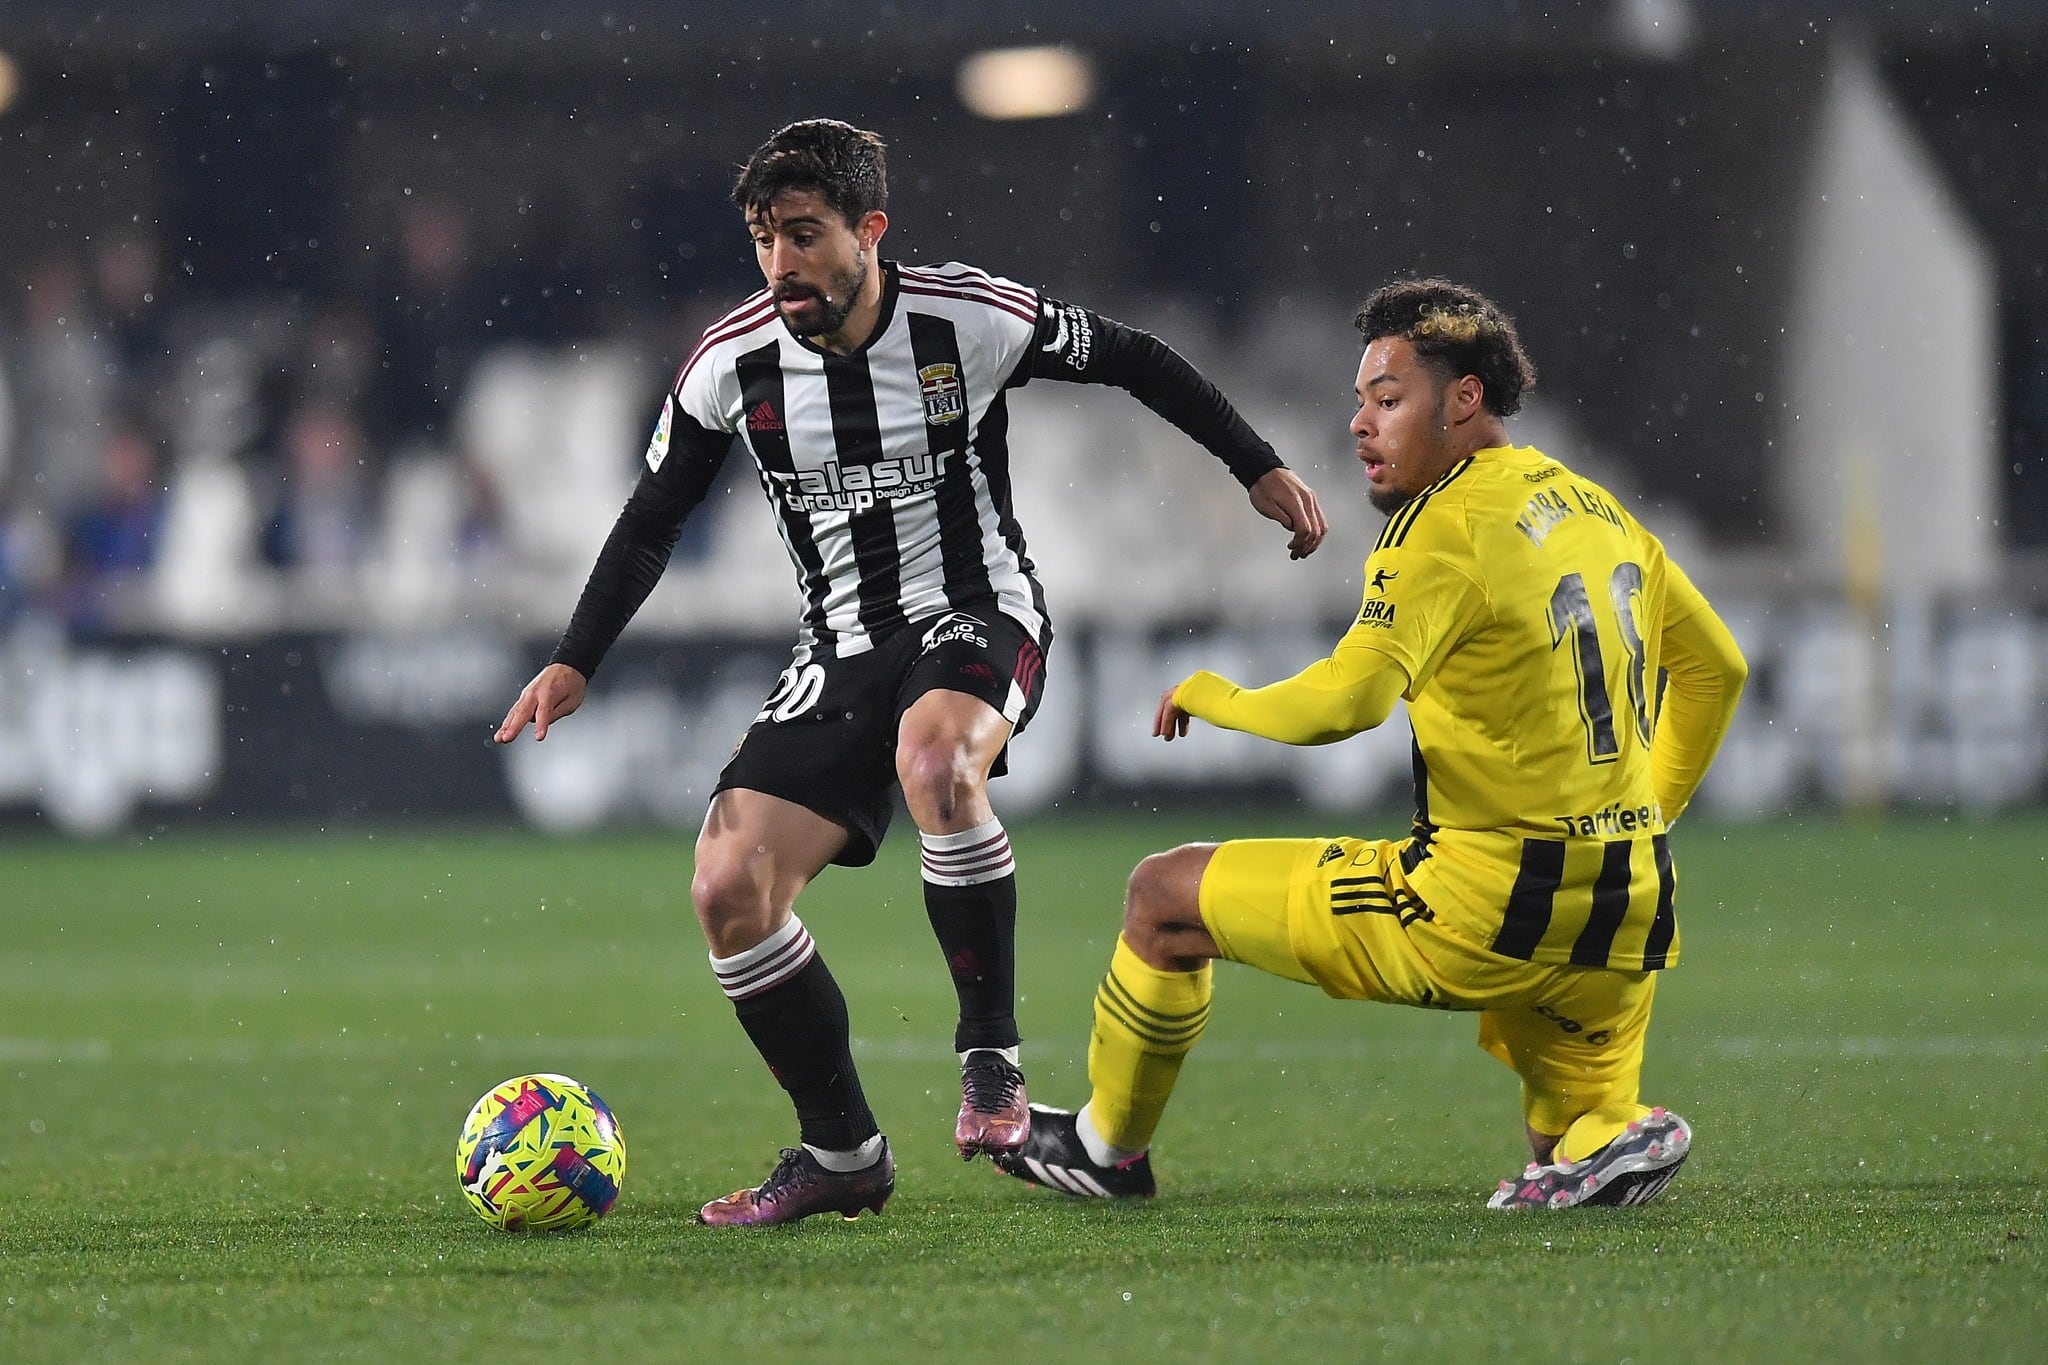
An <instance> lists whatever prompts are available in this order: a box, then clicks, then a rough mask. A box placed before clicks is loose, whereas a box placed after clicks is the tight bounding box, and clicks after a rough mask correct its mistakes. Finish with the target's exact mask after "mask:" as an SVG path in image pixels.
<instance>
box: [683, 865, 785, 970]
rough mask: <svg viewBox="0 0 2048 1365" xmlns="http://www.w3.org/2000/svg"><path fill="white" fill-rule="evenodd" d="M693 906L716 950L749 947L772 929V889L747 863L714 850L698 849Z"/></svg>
mask: <svg viewBox="0 0 2048 1365" xmlns="http://www.w3.org/2000/svg"><path fill="white" fill-rule="evenodd" d="M690 904H691V905H692V906H693V907H694V908H695V909H696V911H697V922H698V923H699V924H701V925H703V926H704V937H705V938H706V939H707V940H708V941H709V942H710V943H711V946H712V948H713V950H714V951H716V950H720V949H726V950H730V951H738V950H739V949H743V948H747V947H750V946H752V944H753V943H754V942H758V941H759V940H760V939H761V938H762V937H765V936H766V934H767V932H768V930H769V929H770V928H771V927H772V920H773V917H774V906H773V904H772V902H771V897H770V894H769V888H768V887H767V886H766V885H765V884H764V883H763V882H762V881H761V879H760V878H759V876H757V875H756V873H755V869H754V868H753V867H751V866H750V865H749V864H748V863H747V862H746V861H745V860H743V859H739V858H730V857H722V856H720V855H719V854H718V852H717V851H716V850H715V849H706V848H703V847H701V846H700V847H699V849H698V853H697V870H696V872H695V874H694V875H693V876H692V877H691V878H690ZM735 943H736V944H737V945H738V946H737V947H734V946H733V945H734V944H735Z"/></svg>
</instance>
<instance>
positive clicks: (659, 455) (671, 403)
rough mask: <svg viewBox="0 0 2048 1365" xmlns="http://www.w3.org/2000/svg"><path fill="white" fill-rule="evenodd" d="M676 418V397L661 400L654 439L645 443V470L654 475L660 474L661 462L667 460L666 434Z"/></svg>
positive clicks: (672, 395) (671, 396) (670, 396)
mask: <svg viewBox="0 0 2048 1365" xmlns="http://www.w3.org/2000/svg"><path fill="white" fill-rule="evenodd" d="M675 417H676V397H675V395H674V394H670V395H669V396H668V397H666V398H664V399H662V400H661V416H660V417H659V418H658V419H657V420H656V421H655V423H654V438H653V439H652V440H650V441H649V442H648V443H647V468H648V469H649V470H651V471H653V472H654V473H656V474H659V473H660V472H661V462H662V461H663V460H666V459H667V458H668V433H669V428H670V427H671V426H672V425H674V423H675Z"/></svg>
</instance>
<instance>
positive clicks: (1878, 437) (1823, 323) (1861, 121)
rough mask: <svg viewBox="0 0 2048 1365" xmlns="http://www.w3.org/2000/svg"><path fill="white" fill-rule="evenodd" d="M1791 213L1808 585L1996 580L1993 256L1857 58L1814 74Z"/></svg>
mask: <svg viewBox="0 0 2048 1365" xmlns="http://www.w3.org/2000/svg"><path fill="white" fill-rule="evenodd" d="M1799 211H1800V213H1801V215H1802V219H1803V221H1802V223H1801V225H1800V237H1799V257H1798V260H1797V268H1796V272H1795V274H1794V277H1793V278H1794V280H1795V285H1794V296H1793V300H1792V336H1791V346H1790V350H1789V356H1790V365H1789V368H1788V373H1787V379H1788V381H1789V385H1788V392H1789V396H1790V400H1791V414H1790V416H1791V421H1790V423H1789V426H1788V429H1787V441H1786V447H1787V448H1786V451H1785V454H1786V457H1787V458H1786V459H1785V461H1784V464H1783V483H1782V484H1781V486H1780V490H1779V491H1780V494H1781V496H1782V497H1783V498H1784V499H1785V500H1786V504H1787V511H1788V513H1789V526H1790V529H1791V530H1792V532H1793V541H1792V547H1793V548H1794V549H1795V552H1796V557H1797V558H1798V560H1799V561H1800V562H1801V563H1802V564H1803V565H1804V567H1805V568H1806V570H1807V571H1808V575H1809V581H1810V582H1812V583H1813V584H1814V585H1815V586H1819V587H1825V586H1834V587H1841V588H1844V589H1847V590H1848V591H1849V592H1850V593H1851V594H1852V595H1860V596H1865V597H1867V598H1876V597H1882V598H1885V599H1888V600H1894V601H1896V600H1899V599H1905V600H1909V601H1910V600H1916V599H1917V600H1919V601H1923V602H1924V601H1925V600H1926V599H1927V598H1929V597H1932V596H1936V595H1939V594H1942V593H1945V592H1949V591H1956V590H1965V591H1975V592H1981V591H1982V590H1984V589H1985V588H1988V587H1990V586H1992V584H1993V583H1994V582H1995V580H1996V578H1997V573H1998V558H1999V545H1998V530H1997V525H1996V521H1995V518H1996V517H1997V515H1998V513H1997V485H1996V479H1995V477H1994V469H1995V461H1996V459H1997V455H1996V451H1997V444H1998V415H1997V399H1998V368H1997V366H1998V360H1997V352H1996V345H1997V320H1996V315H1995V314H1996V307H1997V295H1996V285H1995V272H1994V270H1993V266H1992V258H1991V253H1990V251H1989V249H1988V248H1987V247H1986V245H1985V243H1984V241H1983V239H1982V235H1981V234H1980V233H1979V232H1978V230H1977V229H1976V227H1975V226H1974V225H1973V224H1972V223H1971V222H1970V221H1969V219H1968V218H1967V217H1966V216H1965V214H1964V212H1963V210H1962V207H1961V205H1960V204H1958V203H1957V202H1956V198H1955V196H1954V194H1953V193H1951V191H1950V189H1949V187H1948V186H1947V184H1946V183H1945V181H1944V179H1943V176H1942V174H1941V171H1940V169H1939V167H1937V166H1936V165H1935V163H1934V161H1933V158H1932V157H1931V156H1930V155H1929V153H1928V151H1927V149H1926V148H1925V147H1924V146H1923V145H1922V144H1921V142H1920V140H1919V137H1918V135H1917V134H1916V133H1915V132H1914V130H1913V128H1912V126H1911V124H1910V123H1909V122H1908V121H1907V120H1906V119H1905V118H1904V117H1902V116H1901V114H1900V113H1899V111H1898V109H1897V108H1896V107H1895V101H1894V100H1893V98H1892V96H1891V93H1890V91H1889V90H1888V89H1887V88H1886V87H1885V85H1884V82H1883V79H1882V77H1881V76H1880V74H1879V72H1878V70H1877V63H1876V60H1875V59H1874V58H1873V57H1872V55H1871V53H1870V51H1869V49H1868V48H1867V47H1865V46H1863V45H1861V44H1858V43H1855V42H1849V41H1845V42H1841V43H1838V44H1837V46H1836V48H1835V50H1834V52H1833V54H1832V56H1831V59H1830V63H1829V71H1828V78H1827V88H1826V92H1825V94H1824V96H1823V99H1822V103H1821V108H1820V123H1819V129H1818V136H1817V137H1816V138H1815V140H1814V144H1813V162H1812V170H1811V173H1810V174H1809V176H1808V179H1807V184H1806V186H1805V189H1804V192H1803V197H1802V202H1801V207H1800V210H1799Z"/></svg>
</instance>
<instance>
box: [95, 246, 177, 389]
mask: <svg viewBox="0 0 2048 1365" xmlns="http://www.w3.org/2000/svg"><path fill="white" fill-rule="evenodd" d="M92 286H93V294H94V297H95V299H96V301H97V305H98V313H99V316H100V318H101V319H102V322H103V325H104V327H105V337H106V344H107V347H108V349H109V351H111V353H112V356H113V360H114V363H115V364H116V365H117V366H119V369H120V381H121V383H122V385H123V387H124V388H125V389H126V390H127V395H128V397H129V398H130V399H131V400H141V399H145V398H151V397H153V390H154V386H155V385H156V383H157V382H158V381H159V380H160V379H161V378H162V376H163V373H164V369H165V363H166V361H167V360H168V358H169V352H170V342H169V337H168V335H167V333H166V326H165V320H166V318H167V317H168V315H169V311H170V310H169V309H168V308H167V307H166V306H165V302H164V278H163V261H162V255H161V252H160V250H159V248H158V246H157V240H156V236H155V234H154V233H151V232H149V231H146V230H144V229H142V228H138V227H121V228H116V229H114V230H113V231H111V232H109V233H106V234H104V235H103V236H102V237H101V238H100V240H99V242H98V244H97V245H96V246H95V247H94V248H93V253H92Z"/></svg>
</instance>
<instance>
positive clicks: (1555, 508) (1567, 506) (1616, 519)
mask: <svg viewBox="0 0 2048 1365" xmlns="http://www.w3.org/2000/svg"><path fill="white" fill-rule="evenodd" d="M1550 468H1551V469H1552V470H1555V469H1556V468H1557V466H1555V465H1552V466H1550ZM1537 473H1545V471H1542V470H1539V471H1537ZM1522 477H1523V478H1525V479H1527V478H1534V477H1536V476H1535V475H1534V474H1524V475H1523V476H1522ZM1545 477H1548V474H1547V473H1546V474H1545ZM1567 494H1569V495H1570V496H1569V497H1567V496H1566V495H1567ZM1581 512H1583V513H1585V514H1586V515H1587V516H1592V517H1598V518H1599V519H1600V520H1602V521H1604V522H1606V523H1607V524H1608V525H1610V526H1612V527H1614V529H1615V530H1617V531H1623V530H1626V529H1628V528H1627V527H1626V526H1625V525H1623V523H1622V520H1621V513H1619V512H1617V511H1615V510H1614V504H1612V503H1610V502H1608V501H1607V499H1606V498H1605V497H1604V496H1602V495H1601V493H1600V491H1599V490H1598V489H1594V488H1588V487H1587V486H1586V485H1584V484H1582V483H1576V482H1574V483H1567V484H1564V485H1563V486H1562V487H1558V488H1544V489H1540V490H1538V491H1537V493H1536V495H1535V496H1534V497H1532V498H1530V499H1529V501H1528V504H1527V505H1526V506H1525V507H1523V509H1522V515H1521V516H1520V517H1518V518H1516V519H1515V529H1516V530H1517V531H1520V532H1521V533H1522V534H1523V535H1525V536H1527V537H1529V540H1530V543H1531V544H1534V545H1539V546H1540V545H1542V544H1543V541H1544V539H1545V538H1546V537H1548V536H1549V535H1550V533H1551V532H1552V531H1554V530H1556V529H1557V528H1558V526H1559V525H1560V524H1561V523H1563V522H1566V521H1569V520H1570V519H1571V518H1573V517H1575V516H1578V515H1579V514H1580V513H1581Z"/></svg>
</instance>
